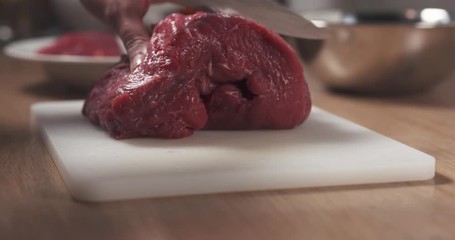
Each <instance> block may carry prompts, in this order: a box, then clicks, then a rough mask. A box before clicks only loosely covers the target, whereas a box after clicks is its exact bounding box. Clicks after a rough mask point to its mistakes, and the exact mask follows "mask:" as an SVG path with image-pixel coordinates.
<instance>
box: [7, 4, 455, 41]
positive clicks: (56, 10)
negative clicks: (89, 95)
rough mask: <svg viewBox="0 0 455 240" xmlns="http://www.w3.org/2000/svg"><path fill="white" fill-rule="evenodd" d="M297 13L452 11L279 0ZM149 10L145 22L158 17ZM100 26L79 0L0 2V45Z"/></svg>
mask: <svg viewBox="0 0 455 240" xmlns="http://www.w3.org/2000/svg"><path fill="white" fill-rule="evenodd" d="M279 2H284V3H286V4H287V5H289V6H290V7H291V8H293V9H294V10H295V11H297V12H302V11H311V10H317V9H327V8H342V9H371V8H375V9H391V8H392V9H404V8H425V7H439V8H447V9H455V1H453V0H433V1H424V0H401V1H394V0H345V1H340V0H305V1H303V0H281V1H279ZM161 10H162V8H159V9H156V10H155V12H154V11H153V10H152V11H151V12H150V14H149V15H148V16H147V20H148V21H155V20H156V18H160V16H159V14H156V12H157V11H161ZM80 28H84V29H87V28H91V29H101V28H104V26H103V25H102V24H100V23H98V22H97V21H96V20H95V19H94V18H93V17H92V16H90V15H89V14H87V13H86V12H85V10H84V9H82V8H81V6H80V4H79V0H0V45H5V44H6V43H8V42H10V41H13V40H16V39H21V38H27V37H33V36H42V35H52V34H57V33H59V32H61V31H64V30H71V29H80Z"/></svg>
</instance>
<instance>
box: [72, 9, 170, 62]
mask: <svg viewBox="0 0 455 240" xmlns="http://www.w3.org/2000/svg"><path fill="white" fill-rule="evenodd" d="M80 1H81V3H82V4H83V5H84V6H85V7H86V8H87V9H88V10H89V11H90V12H91V13H92V14H94V15H95V16H96V17H98V18H99V19H100V20H102V21H103V22H105V23H107V24H109V25H111V26H112V27H114V28H115V30H116V31H117V33H118V34H119V36H120V38H121V39H122V41H123V43H124V44H125V47H126V50H127V52H128V57H129V59H130V64H131V69H134V68H136V66H138V65H139V64H140V63H141V62H142V60H143V59H144V56H145V54H146V50H147V49H146V44H147V43H148V42H149V40H150V34H149V32H148V31H147V29H146V28H145V27H144V24H143V22H142V18H143V17H144V15H145V14H146V12H147V10H148V8H149V6H150V4H151V2H152V0H80ZM153 2H154V3H155V2H163V1H153Z"/></svg>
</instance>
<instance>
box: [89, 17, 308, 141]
mask: <svg viewBox="0 0 455 240" xmlns="http://www.w3.org/2000/svg"><path fill="white" fill-rule="evenodd" d="M310 109H311V100H310V95H309V91H308V87H307V84H306V82H305V80H304V77H303V70H302V66H301V64H300V61H299V59H298V57H297V55H296V54H295V52H294V51H293V49H292V48H291V47H290V46H289V45H288V44H287V43H286V42H285V41H284V40H283V39H282V38H280V37H279V36H278V35H277V34H275V33H272V32H270V31H269V30H268V29H266V28H265V27H263V26H261V25H258V24H257V23H255V22H253V21H251V20H247V19H244V18H242V17H238V16H224V15H219V14H208V13H196V14H194V15H190V16H185V15H181V14H172V15H170V16H169V17H167V18H166V19H164V20H163V21H161V22H160V23H159V24H158V25H156V26H155V28H154V31H153V35H152V38H151V41H150V44H149V46H148V55H147V56H146V58H145V60H144V62H143V63H142V64H141V65H139V67H137V68H136V69H135V70H134V71H133V72H130V70H129V68H128V63H121V64H119V65H117V66H116V67H115V68H113V69H111V70H110V71H109V72H108V73H107V74H106V75H105V76H104V77H102V78H101V79H100V80H99V81H98V82H97V83H96V84H95V86H94V87H93V89H92V90H91V92H90V94H89V96H88V97H87V99H86V101H85V104H84V108H83V114H84V115H85V116H87V117H88V118H89V119H90V120H91V121H92V122H93V123H95V124H97V125H100V126H101V127H103V128H105V129H107V130H108V131H109V132H110V134H111V135H112V136H113V137H114V138H117V139H121V138H133V137H145V136H152V137H162V138H181V137H186V136H189V135H191V134H192V133H193V131H194V130H197V129H223V130H227V129H232V130H234V129H290V128H293V127H296V126H297V125H299V124H301V123H302V122H303V121H304V120H305V119H306V118H307V116H308V115H309V113H310Z"/></svg>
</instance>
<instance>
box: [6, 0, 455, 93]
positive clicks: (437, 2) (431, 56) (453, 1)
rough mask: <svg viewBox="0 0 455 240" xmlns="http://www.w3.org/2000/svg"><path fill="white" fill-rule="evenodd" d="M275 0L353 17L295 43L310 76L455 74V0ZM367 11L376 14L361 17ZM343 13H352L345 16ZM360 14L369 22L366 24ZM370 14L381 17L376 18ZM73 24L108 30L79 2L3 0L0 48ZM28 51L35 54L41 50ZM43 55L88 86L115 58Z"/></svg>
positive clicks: (331, 79) (415, 86) (399, 79)
mask: <svg viewBox="0 0 455 240" xmlns="http://www.w3.org/2000/svg"><path fill="white" fill-rule="evenodd" d="M275 1H276V2H278V3H280V4H284V5H286V6H289V7H290V8H291V9H293V10H294V11H295V12H297V13H300V14H302V15H305V16H307V17H308V16H310V15H311V14H313V16H316V17H321V16H323V14H322V13H321V11H326V10H331V11H330V13H337V11H338V12H340V11H342V14H344V15H342V16H343V17H345V18H343V19H341V21H345V20H349V21H350V22H335V23H333V24H326V27H327V29H328V30H329V31H330V33H331V37H330V38H328V39H327V40H325V41H306V40H295V41H294V43H295V45H293V46H294V47H296V50H298V52H299V54H300V55H301V57H302V60H303V64H304V65H305V68H306V74H307V75H309V76H310V77H311V78H313V79H317V80H320V81H321V82H324V84H325V85H326V86H327V87H328V88H332V89H334V90H342V91H350V92H357V93H413V92H418V91H421V90H425V89H430V88H431V87H433V86H436V85H437V84H438V83H439V82H442V81H444V80H447V79H450V78H451V76H452V74H453V72H454V69H455V64H454V63H455V24H454V23H455V22H454V20H453V19H454V18H453V16H454V15H453V10H455V0H432V1H425V0H400V1H394V0H275ZM178 9H179V7H178V6H176V5H173V4H169V3H166V4H160V5H154V6H152V7H151V8H150V9H149V12H148V14H147V15H146V16H145V18H144V22H145V24H152V23H156V22H158V21H159V20H160V19H162V18H163V17H164V16H166V15H168V14H169V13H171V12H175V11H177V10H178ZM333 10H335V11H333ZM365 11H366V12H369V14H370V13H371V12H373V13H374V12H376V13H375V14H376V15H375V14H373V15H365V16H363V15H362V16H361V15H359V13H362V14H363V12H365ZM346 13H353V14H354V15H349V17H350V18H346V16H348V15H346ZM378 13H380V15H378ZM384 13H385V15H384ZM308 14H310V15H308ZM381 14H382V15H381ZM327 16H329V15H327ZM330 16H333V14H332V15H330ZM361 17H367V18H365V19H367V20H368V21H370V22H362V18H361ZM390 17H392V18H390ZM353 18H354V20H355V21H354V22H352V19H353ZM312 20H315V19H312ZM371 20H374V21H378V20H379V21H378V22H374V23H373V24H371ZM337 21H339V20H337ZM326 23H327V21H326ZM353 23H354V24H353ZM403 23H404V24H403ZM421 23H424V25H423V26H422V25H421ZM419 24H420V25H419ZM425 24H426V25H425ZM428 24H430V25H428ZM74 30H96V31H99V30H102V31H110V29H109V28H108V27H106V26H105V25H103V24H102V23H100V22H99V21H98V20H97V19H95V18H94V17H93V16H91V15H90V14H89V13H88V12H87V11H86V10H85V9H84V8H83V7H82V6H81V4H80V3H79V0H0V47H4V46H6V45H7V44H8V43H11V42H14V41H16V40H21V39H34V38H38V37H42V36H49V35H52V36H58V35H62V34H63V33H65V32H68V31H74ZM291 40H292V39H291ZM96 41H98V40H96ZM291 42H292V41H291ZM34 44H35V43H34ZM35 45H36V44H35ZM5 49H6V48H5ZM25 50H27V51H29V46H28V45H27V46H25V47H23V48H17V49H16V54H15V55H14V56H15V57H19V58H22V59H24V57H23V56H22V52H24V51H25ZM10 55H11V54H10ZM27 57H28V58H27ZM27 57H26V58H25V59H26V60H30V58H33V57H36V56H35V55H31V57H30V54H29V55H27ZM34 60H35V61H36V60H37V59H36V58H35V59H34ZM45 60H46V61H43V59H38V61H41V62H42V63H43V66H44V68H45V71H46V72H47V73H48V75H49V78H51V79H67V80H68V79H71V78H73V79H74V80H73V79H71V81H69V82H72V83H78V82H82V80H83V79H87V81H85V82H87V83H90V84H91V83H92V82H93V81H94V80H93V79H96V78H97V76H99V75H100V74H101V73H103V72H104V71H105V70H106V69H107V68H108V67H110V66H111V65H112V64H114V63H115V62H117V61H118V60H117V59H114V60H112V59H111V60H105V61H104V62H102V63H101V62H100V61H99V59H97V60H96V61H95V60H91V59H88V58H85V59H83V60H84V61H82V60H81V59H77V60H78V61H73V62H69V61H67V60H68V59H66V58H65V59H64V60H65V61H62V58H56V57H54V58H53V59H51V58H50V57H48V58H47V59H45ZM50 60H53V61H52V62H50ZM73 60H75V58H73ZM82 63H84V65H83V66H82V65H81V64H82ZM68 73H71V74H68ZM81 74H85V75H81Z"/></svg>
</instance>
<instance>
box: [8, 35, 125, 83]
mask: <svg viewBox="0 0 455 240" xmlns="http://www.w3.org/2000/svg"><path fill="white" fill-rule="evenodd" d="M55 39H56V37H43V38H33V39H26V40H20V41H16V42H13V43H11V44H9V45H7V46H6V47H5V48H4V53H5V54H6V55H7V56H9V57H12V58H16V59H20V60H24V61H31V62H38V63H40V64H41V65H42V67H43V70H44V71H45V73H46V74H47V76H48V78H49V79H50V80H53V81H63V82H66V83H69V84H71V85H74V86H79V87H88V86H91V85H92V84H93V83H94V82H95V81H96V80H97V79H98V78H99V77H100V76H102V74H103V73H104V72H105V71H106V70H107V69H109V68H110V67H112V66H113V65H114V64H116V63H117V62H119V61H120V56H118V57H117V56H116V57H107V56H69V55H47V54H39V53H38V50H39V49H41V48H42V47H45V46H49V45H50V44H51V43H52V42H53V41H55Z"/></svg>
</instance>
